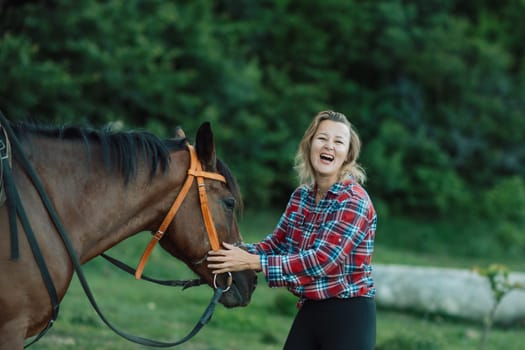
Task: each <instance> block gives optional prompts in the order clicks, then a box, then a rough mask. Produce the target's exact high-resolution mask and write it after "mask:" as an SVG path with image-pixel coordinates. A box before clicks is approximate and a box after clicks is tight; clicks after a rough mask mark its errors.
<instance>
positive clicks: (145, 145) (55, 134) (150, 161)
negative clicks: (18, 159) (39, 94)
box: [11, 122, 186, 182]
mask: <svg viewBox="0 0 525 350" xmlns="http://www.w3.org/2000/svg"><path fill="white" fill-rule="evenodd" d="M11 124H12V128H13V130H14V132H15V133H16V134H17V136H18V137H19V138H20V139H21V140H23V139H27V138H30V136H32V135H39V136H44V137H48V138H55V139H57V140H78V141H80V142H82V143H84V145H85V147H86V152H87V156H88V159H91V153H92V148H91V145H93V144H98V145H100V146H101V153H102V159H103V161H104V165H105V167H106V169H107V170H109V171H118V172H119V173H120V174H121V175H123V176H124V178H125V181H126V182H128V181H129V180H130V179H131V178H134V177H135V175H136V173H137V168H138V164H139V161H140V160H141V158H140V157H143V158H142V159H143V161H144V163H145V164H146V165H147V166H149V169H150V175H151V177H153V175H154V174H155V173H156V172H157V170H158V169H159V167H160V169H161V171H162V172H165V171H166V170H167V169H168V168H169V159H170V157H169V152H170V151H177V150H183V149H185V144H186V143H185V139H170V140H162V139H160V138H158V137H157V136H155V135H153V134H151V133H149V132H146V131H114V130H112V129H111V127H109V126H107V127H104V128H101V129H92V128H88V127H78V126H64V125H62V126H49V125H46V124H37V123H28V122H16V123H11Z"/></svg>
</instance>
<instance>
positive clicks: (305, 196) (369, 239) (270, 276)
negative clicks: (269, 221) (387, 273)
mask: <svg viewBox="0 0 525 350" xmlns="http://www.w3.org/2000/svg"><path fill="white" fill-rule="evenodd" d="M376 221H377V217H376V213H375V209H374V206H373V204H372V202H371V200H370V198H369V196H368V194H367V193H366V191H365V190H364V189H363V187H361V186H360V185H359V184H358V183H357V182H355V181H354V180H351V179H350V180H346V181H344V182H343V183H336V184H334V185H333V186H332V187H331V188H330V190H329V191H328V193H327V195H326V196H325V198H323V199H322V200H321V201H320V202H319V203H318V204H316V203H315V192H314V191H313V189H312V188H310V187H307V186H301V187H299V188H297V189H296V190H295V191H294V192H293V193H292V195H291V197H290V200H289V202H288V205H287V207H286V211H285V212H284V213H283V215H282V216H281V219H280V220H279V223H278V224H277V227H276V228H275V230H274V232H273V233H272V234H270V235H268V236H267V237H266V238H265V239H264V240H263V241H262V242H260V243H256V244H247V245H246V247H247V249H248V251H250V252H251V253H254V254H259V256H260V261H261V265H262V270H263V273H264V275H265V277H266V280H267V281H268V284H269V286H270V287H287V288H288V289H289V290H290V291H291V292H292V293H293V294H295V295H297V296H298V297H299V298H300V301H299V306H300V305H301V304H302V302H303V301H304V300H306V299H315V300H319V299H328V298H351V297H356V296H367V297H373V296H374V295H375V286H374V281H373V279H372V276H371V273H372V266H371V258H372V253H373V249H374V236H375V230H376Z"/></svg>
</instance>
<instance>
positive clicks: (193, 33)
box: [0, 0, 525, 253]
mask: <svg viewBox="0 0 525 350" xmlns="http://www.w3.org/2000/svg"><path fill="white" fill-rule="evenodd" d="M43 13H45V16H43V15H42V14H43ZM523 13H525V2H524V1H523V0H502V1H498V2H495V1H489V0H484V1H471V0H469V1H457V0H456V1H454V0H446V1H442V0H440V1H437V0H429V1H414V0H407V1H400V0H373V1H372V0H367V1H357V0H351V1H344V2H343V1H339V0H326V1H322V2H319V1H311V0H307V1H291V0H273V1H271V0H265V1H248V0H236V1H233V0H217V1H210V0H195V1H182V2H171V1H160V0H151V1H147V2H145V1H138V0H129V1H123V0H111V1H95V0H91V1H80V2H77V1H73V2H72V1H67V0H40V1H38V0H25V1H14V0H3V1H0V70H1V71H2V79H1V80H0V109H1V110H2V111H3V112H4V113H5V114H6V115H7V116H8V117H9V118H11V119H28V118H29V119H36V120H40V121H45V122H51V123H77V124H78V123H83V124H89V125H94V126H102V125H104V124H107V123H110V122H111V123H116V122H118V123H119V124H121V125H123V127H124V128H127V129H133V128H143V129H148V130H150V131H152V132H154V133H155V134H157V135H159V136H161V137H169V136H170V135H171V134H172V132H173V129H174V128H175V126H177V125H181V126H182V127H183V128H184V130H186V134H187V135H189V136H190V138H191V136H192V135H193V134H194V133H195V130H196V129H197V127H198V125H199V124H200V123H201V122H203V121H205V120H207V121H210V122H211V123H212V126H213V128H214V132H215V136H216V142H217V144H218V152H219V156H221V157H222V158H223V159H224V160H225V161H226V162H227V163H228V164H229V165H230V167H231V168H232V170H233V171H234V173H235V174H236V176H237V179H238V181H239V183H240V185H241V188H242V191H243V194H244V196H245V200H246V203H247V206H248V207H252V208H256V207H268V206H274V207H278V208H282V206H283V205H284V203H285V202H286V200H287V199H288V196H289V193H290V191H291V190H292V189H293V188H294V187H295V186H296V178H295V174H294V172H293V170H292V163H293V158H294V155H295V152H296V149H297V145H298V142H299V140H300V138H301V136H302V133H303V132H304V130H305V128H306V126H307V125H308V123H309V121H310V120H311V118H312V117H313V116H314V115H315V114H316V113H317V112H318V111H320V110H323V109H334V110H338V111H341V112H343V113H345V114H346V115H347V116H348V117H349V118H350V119H351V120H352V122H353V123H354V124H355V126H356V129H357V130H358V132H359V134H360V135H361V137H362V140H363V154H362V157H361V162H362V163H363V165H364V166H365V168H366V170H367V172H368V175H369V182H368V183H367V187H368V189H369V191H370V192H371V194H372V196H373V197H374V198H376V199H377V201H378V203H380V204H381V206H382V207H384V208H385V211H386V212H388V213H390V214H394V215H397V214H399V213H403V214H409V215H417V216H420V217H424V218H425V217H426V218H428V217H433V218H450V217H462V218H466V217H469V218H479V217H487V218H490V219H491V220H494V221H496V222H500V221H505V224H504V225H499V224H498V225H496V226H499V228H498V229H497V230H496V231H497V235H500V236H502V240H503V241H504V242H507V243H505V244H508V245H509V246H513V245H515V243H518V250H519V251H521V252H522V253H523V251H525V244H524V243H523V238H522V237H523V236H524V233H523V231H522V229H521V227H523V226H520V225H522V224H523V215H524V214H523V213H525V190H524V185H523V183H524V181H525V180H524V179H525V145H524V143H523V135H525V118H524V113H523V112H524V111H525V59H524V57H525V45H524V44H523V43H525V22H524V21H523V20H522V18H521V17H522V16H521V15H520V14H523Z"/></svg>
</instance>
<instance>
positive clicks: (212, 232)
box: [135, 144, 232, 292]
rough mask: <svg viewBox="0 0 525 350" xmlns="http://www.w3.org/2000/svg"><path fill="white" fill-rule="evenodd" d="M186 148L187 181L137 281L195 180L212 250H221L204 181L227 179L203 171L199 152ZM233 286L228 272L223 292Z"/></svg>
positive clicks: (140, 267) (146, 252)
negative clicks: (187, 160) (187, 156)
mask: <svg viewBox="0 0 525 350" xmlns="http://www.w3.org/2000/svg"><path fill="white" fill-rule="evenodd" d="M186 146H187V147H188V151H189V154H190V167H189V169H188V172H187V174H188V176H187V177H186V181H185V182H184V185H183V186H182V188H181V190H180V192H179V194H178V195H177V197H176V198H175V200H174V201H173V204H172V205H171V208H170V209H169V211H168V213H167V214H166V216H165V217H164V220H162V223H161V224H160V226H159V229H158V230H157V232H155V233H154V234H153V237H152V238H151V241H150V242H149V244H148V245H147V246H146V249H145V250H144V253H143V254H142V257H141V258H140V261H139V264H138V266H137V270H136V271H135V278H136V279H140V278H141V277H142V271H143V270H144V266H145V265H146V261H147V260H148V258H149V256H150V254H151V252H152V251H153V248H155V246H156V244H157V243H158V242H159V241H160V240H161V239H162V237H163V236H164V233H165V232H166V230H167V228H168V226H169V225H170V224H171V222H172V221H173V219H174V218H175V215H176V214H177V211H178V210H179V208H180V206H181V204H182V202H183V201H184V199H185V198H186V195H187V194H188V192H189V190H190V188H191V185H192V184H193V180H194V178H197V188H198V189H199V199H200V205H201V212H202V217H203V219H204V225H205V226H206V232H207V234H208V240H209V242H210V246H211V249H212V250H219V249H220V243H219V237H218V236H217V230H216V229H215V225H214V223H213V217H212V215H211V211H210V208H209V206H208V196H207V195H206V186H205V184H204V179H205V178H206V179H211V180H216V181H220V182H223V183H226V179H225V178H224V176H222V175H220V174H217V173H212V172H209V171H204V170H202V164H201V162H200V161H199V158H198V157H197V152H196V151H195V148H194V147H193V146H191V145H189V144H188V145H186ZM231 284H232V275H231V273H230V272H228V279H227V286H226V288H225V289H224V291H223V292H226V291H228V290H229V289H230V286H231ZM213 286H214V287H215V289H217V274H214V277H213Z"/></svg>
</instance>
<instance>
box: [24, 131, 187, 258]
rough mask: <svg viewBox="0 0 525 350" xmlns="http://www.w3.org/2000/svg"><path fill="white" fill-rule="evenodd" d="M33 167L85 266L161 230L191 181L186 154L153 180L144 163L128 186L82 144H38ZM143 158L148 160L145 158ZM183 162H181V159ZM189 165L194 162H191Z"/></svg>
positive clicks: (35, 142) (47, 141)
mask: <svg viewBox="0 0 525 350" xmlns="http://www.w3.org/2000/svg"><path fill="white" fill-rule="evenodd" d="M32 144H33V145H32V147H33V150H38V152H35V151H33V152H30V162H31V163H32V164H33V166H34V168H35V170H36V172H37V173H38V175H39V177H40V179H41V181H42V183H43V184H44V187H45V189H46V192H47V194H48V195H49V197H50V199H51V200H52V202H53V204H54V206H55V209H56V211H57V213H58V216H59V217H60V218H61V220H62V224H63V225H64V227H65V228H66V230H67V231H68V234H69V236H70V238H71V240H72V241H73V245H74V246H75V249H76V250H77V253H78V254H79V257H80V260H81V261H82V262H85V261H87V260H89V259H91V258H93V257H94V256H97V255H99V254H100V253H102V252H103V251H105V250H107V249H109V248H110V247H112V246H113V245H115V244H117V243H118V242H120V241H122V240H124V239H125V238H127V237H130V236H132V235H134V234H136V233H139V232H141V231H146V230H148V231H151V230H153V229H156V228H157V226H156V225H158V223H160V221H161V220H162V219H163V218H162V217H160V218H159V217H158V216H159V213H165V212H166V211H167V208H169V206H170V204H171V202H172V201H173V197H174V195H171V193H177V192H178V188H180V186H181V183H182V181H183V180H184V177H185V169H187V166H182V167H181V166H174V164H173V163H176V162H178V163H180V162H181V161H183V162H184V159H182V158H184V157H185V158H188V157H187V153H186V152H175V153H172V155H171V158H172V160H171V163H172V165H171V166H170V169H169V170H168V172H166V173H165V174H160V173H158V174H157V175H156V176H155V177H154V178H153V179H150V169H149V167H147V166H146V164H144V162H143V161H139V162H138V164H137V173H136V175H135V176H134V177H133V178H131V179H130V180H129V181H128V183H126V182H125V179H124V176H123V175H120V174H118V172H117V171H116V170H115V171H109V170H107V169H106V167H105V165H104V163H103V160H102V157H101V156H100V155H99V154H100V152H99V149H98V148H99V146H98V145H91V147H92V151H91V157H90V159H88V155H87V152H86V149H85V146H84V145H83V144H82V143H81V142H74V141H64V140H53V139H46V138H42V139H35V140H33V142H32ZM139 158H141V159H143V157H142V155H140V156H139ZM175 158H178V159H175ZM186 162H188V160H186Z"/></svg>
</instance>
